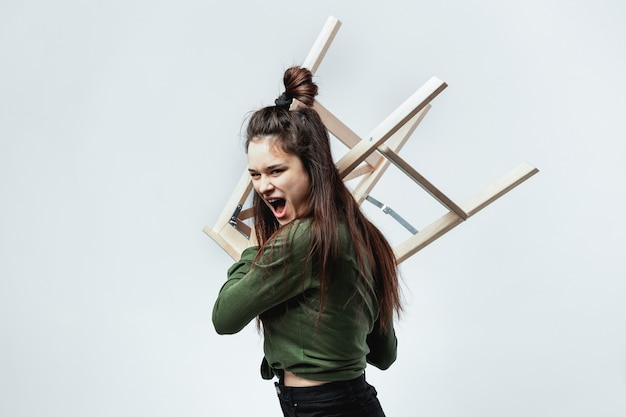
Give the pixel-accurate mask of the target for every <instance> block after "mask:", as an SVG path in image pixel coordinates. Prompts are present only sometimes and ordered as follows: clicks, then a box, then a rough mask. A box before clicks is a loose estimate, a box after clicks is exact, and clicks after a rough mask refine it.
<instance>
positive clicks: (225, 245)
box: [202, 226, 242, 261]
mask: <svg viewBox="0 0 626 417" xmlns="http://www.w3.org/2000/svg"><path fill="white" fill-rule="evenodd" d="M202 231H203V232H204V233H206V234H207V235H208V236H209V237H210V238H211V239H213V241H214V242H215V243H217V244H218V245H219V246H220V247H221V248H222V249H224V251H225V252H226V253H227V254H228V255H229V256H230V257H231V258H233V259H234V260H235V261H238V260H239V258H241V252H242V251H239V250H238V249H236V248H235V247H234V246H232V245H231V244H230V242H229V241H227V240H226V239H225V238H223V237H222V235H220V234H219V233H217V232H216V231H215V230H213V229H211V228H210V227H209V226H204V228H203V229H202Z"/></svg>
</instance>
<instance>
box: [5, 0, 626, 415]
mask: <svg viewBox="0 0 626 417" xmlns="http://www.w3.org/2000/svg"><path fill="white" fill-rule="evenodd" d="M330 15H332V16H336V17H337V18H338V19H340V20H341V21H342V22H343V25H342V27H341V29H340V31H339V33H338V35H337V38H336V40H335V42H334V43H333V45H332V46H331V49H330V51H329V52H328V54H327V56H326V58H325V60H324V62H323V63H322V65H321V67H320V68H319V70H318V72H317V77H316V80H317V82H318V83H319V86H320V96H319V100H320V102H322V103H323V104H324V105H325V106H326V107H327V108H329V109H330V110H331V111H333V112H334V113H335V114H336V115H337V116H338V117H340V118H341V119H342V120H343V121H344V122H346V123H347V124H348V125H349V126H350V127H351V128H352V129H353V130H354V131H355V132H357V133H358V134H359V135H362V136H365V135H367V133H368V132H369V131H370V130H372V129H373V128H374V127H375V126H376V125H377V124H378V123H379V122H380V121H382V120H383V119H384V118H385V117H386V116H387V115H388V114H389V113H390V112H391V111H393V110H394V109H395V108H396V107H397V106H398V105H399V104H400V103H401V102H402V101H403V100H405V99H406V98H407V97H408V96H409V95H410V94H412V93H413V92H414V91H415V90H417V88H419V87H420V86H421V85H422V84H423V83H424V82H426V81H427V80H428V79H429V78H430V77H431V76H437V77H438V78H440V79H442V80H444V81H446V82H447V83H448V85H449V87H448V88H447V89H446V90H445V91H444V92H443V93H442V94H441V95H440V96H439V97H437V98H436V99H435V100H434V102H433V109H432V110H431V111H430V113H429V114H428V116H427V118H426V119H425V120H424V122H423V123H422V125H421V126H419V127H418V129H417V131H416V133H415V135H414V136H413V137H412V139H411V140H410V142H409V144H408V145H407V146H406V147H405V148H404V149H403V151H402V153H401V155H402V156H403V157H404V158H405V159H407V160H408V161H410V162H411V163H412V164H413V165H414V166H415V167H416V168H417V169H418V170H419V171H420V172H421V173H422V174H423V175H425V176H426V177H427V178H428V179H430V180H431V181H432V182H433V183H435V184H436V185H438V186H439V187H440V188H441V189H442V190H443V191H444V192H446V193H447V194H448V195H449V196H450V197H451V198H452V199H453V200H455V201H457V202H463V201H464V200H465V199H467V198H469V197H471V196H472V195H473V194H475V193H476V192H478V191H480V190H481V189H483V188H484V187H485V186H487V185H489V184H490V183H492V182H494V181H496V180H497V179H498V178H500V177H501V176H502V175H504V174H506V173H507V172H509V171H510V170H511V169H513V168H514V167H516V166H517V165H518V164H520V163H521V162H524V161H527V162H529V163H531V164H533V165H535V166H537V167H538V168H539V169H540V170H541V172H540V173H539V174H538V175H536V176H534V177H533V178H531V179H530V180H529V181H527V182H526V183H524V184H522V185H521V186H520V187H518V188H517V189H515V190H513V191H512V192H511V193H510V194H507V195H506V196H505V197H503V198H502V199H500V200H498V201H496V202H495V203H494V204H492V205H491V206H489V207H487V208H486V209H485V210H483V211H481V212H480V213H478V214H477V215H476V216H475V217H472V218H470V219H469V220H468V221H467V222H466V223H464V224H462V225H461V226H459V227H458V228H456V229H454V230H453V231H451V232H450V233H448V234H447V235H445V236H444V237H443V238H442V239H440V240H438V241H436V242H434V243H433V244H432V245H430V246H428V247H427V248H426V249H424V250H423V251H421V252H419V253H418V254H417V255H416V256H414V257H413V258H411V259H410V260H408V261H407V262H405V263H404V264H403V265H402V272H403V276H404V278H403V280H404V285H403V287H404V294H405V298H406V303H407V304H406V309H405V312H404V315H403V316H402V318H401V320H400V322H399V323H398V325H397V331H398V338H399V343H400V345H399V358H398V360H397V362H396V363H395V364H394V365H393V366H392V368H391V369H390V370H388V371H386V372H381V371H378V370H376V369H373V368H368V371H367V372H368V373H367V375H368V379H369V380H370V382H372V383H373V384H374V385H375V386H376V387H377V389H378V392H379V397H380V400H381V402H382V404H383V407H384V408H385V410H386V413H387V415H388V416H390V417H391V416H414V415H415V416H429V417H444V416H445V417H457V416H476V417H491V416H493V417H496V416H498V417H499V416H533V417H539V416H541V417H543V416H545V417H555V416H566V417H578V416H579V417H589V416H594V417H598V416H606V417H618V416H619V417H621V416H624V415H626V302H625V300H626V281H625V279H626V267H625V266H624V243H623V238H624V233H625V232H626V227H625V226H626V223H625V220H624V218H625V215H624V213H623V209H624V206H625V203H626V201H625V200H626V199H625V190H624V185H623V180H624V178H625V174H626V172H625V168H624V160H625V159H626V147H625V146H624V141H625V139H626V135H625V133H626V128H625V127H624V114H625V112H626V99H625V97H626V88H625V87H626V82H625V77H624V74H626V60H625V57H626V47H625V46H624V42H625V41H626V25H624V21H625V18H626V6H625V3H624V2H623V1H618V0H614V1H613V0H599V1H580V0H579V1H565V0H541V1H539V0H525V1H515V2H513V1H496V0H491V1H488V0H482V1H479V0H470V1H467V0H466V1H460V0H456V1H436V2H435V1H432V2H416V1H411V2H410V1H404V2H402V1H398V0H395V1H393V0H392V1H390V0H387V1H384V2H383V1H359V2H357V1H343V2H336V1H326V0H318V1H315V2H296V1H269V0H268V1H264V2H260V1H252V0H248V1H236V0H234V1H229V2H226V1H224V2H213V1H194V0H180V1H176V2H174V1H170V2H161V1H146V0H143V1H142V0H124V1H121V0H113V1H106V2H104V1H102V2H97V1H78V0H76V1H70V0H59V1H55V2H47V1H41V0H39V1H37V0H35V1H11V0H4V1H2V2H1V3H0V198H1V201H0V415H2V416H6V417H23V416H46V417H52V416H63V417H70V416H77V417H78V416H80V417H84V416H90V417H91V416H93V417H98V416H115V417H122V416H138V415H141V416H143V415H145V416H186V417H191V416H244V415H254V416H277V415H280V411H279V408H278V403H277V401H276V399H275V393H274V388H273V386H272V383H270V382H267V381H263V380H261V378H260V377H259V373H258V366H259V364H260V360H261V357H262V346H261V337H260V336H259V335H258V333H257V332H256V329H255V327H254V324H251V325H250V326H248V327H247V328H246V329H245V330H244V331H242V332H241V333H240V334H238V335H235V336H218V335H216V334H215V332H214V330H213V327H212V324H211V321H210V314H211V309H212V306H213V302H214V300H215V297H216V295H217V292H218V290H219V288H220V286H221V284H222V282H223V281H224V279H225V271H226V269H227V268H228V266H229V265H230V263H231V259H230V258H229V257H228V256H227V255H226V254H225V252H223V251H222V250H221V249H220V248H219V247H218V246H217V245H216V244H215V243H214V242H213V241H212V240H211V239H210V238H208V237H207V236H206V235H204V234H203V233H202V232H201V229H202V227H203V226H204V225H211V226H212V225H213V224H214V222H215V221H216V220H217V217H218V215H219V213H220V212H221V210H222V209H223V207H224V204H225V203H226V201H227V199H228V198H229V197H230V194H231V191H232V187H233V186H234V185H235V184H236V182H237V180H238V179H239V177H240V175H241V174H242V172H243V170H244V169H245V167H246V161H245V154H244V152H243V148H242V137H241V135H240V130H241V126H242V123H243V121H244V118H245V116H246V114H247V113H248V112H249V111H250V110H253V109H254V108H257V107H259V106H263V105H267V104H271V103H272V102H273V99H274V98H275V97H276V96H278V95H279V94H280V92H281V77H282V72H283V70H284V69H285V68H286V67H288V66H290V65H293V64H299V63H301V62H302V61H303V60H304V58H305V56H306V54H307V53H308V51H309V49H310V47H311V45H312V44H313V41H314V40H315V38H316V37H317V35H318V33H319V31H320V30H321V28H322V26H323V24H324V22H325V21H326V18H327V17H328V16H330ZM384 180H385V181H386V182H385V181H383V182H381V186H379V187H377V189H375V190H374V192H373V194H372V195H374V196H375V197H376V198H378V199H380V200H383V201H384V202H385V203H387V204H388V205H390V206H392V208H394V209H395V210H396V211H398V212H400V214H402V215H403V216H405V217H406V218H407V219H408V220H409V221H410V222H411V223H412V224H414V226H416V227H417V228H418V229H419V228H420V227H423V226H424V225H426V224H428V223H429V222H430V221H432V220H434V219H435V218H436V217H437V216H438V215H439V214H435V213H434V211H436V210H431V208H430V206H429V204H430V203H423V205H422V203H419V202H418V201H421V200H418V197H417V195H418V194H420V193H421V191H420V190H419V188H418V187H417V186H415V185H414V184H412V183H410V182H407V181H406V180H405V179H404V177H403V176H402V175H401V174H399V173H398V172H395V173H394V171H393V170H391V171H390V172H389V173H388V174H387V176H386V177H385V179H384ZM423 200H424V201H426V199H423ZM431 211H433V212H432V213H431ZM370 212H371V213H372V216H373V218H374V217H375V216H378V217H377V218H376V219H377V221H378V220H380V221H381V227H383V228H386V230H392V229H393V228H394V227H395V228H397V227H398V226H396V225H394V224H393V223H389V224H388V222H389V219H388V218H387V217H385V216H384V215H379V214H377V213H378V212H374V211H372V210H370ZM389 233H390V238H392V239H394V240H395V239H400V238H402V236H404V235H402V233H404V232H403V231H402V230H396V229H393V230H392V231H390V232H389ZM405 234H406V233H405Z"/></svg>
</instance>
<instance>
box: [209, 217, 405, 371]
mask: <svg viewBox="0 0 626 417" xmlns="http://www.w3.org/2000/svg"><path fill="white" fill-rule="evenodd" d="M310 222H311V221H310V220H306V219H305V220H296V221H294V222H292V223H291V224H289V225H288V226H285V227H283V228H282V229H281V230H280V232H279V233H278V234H277V236H276V239H275V240H274V241H273V242H272V243H271V244H269V245H268V246H267V247H266V249H265V251H264V252H263V255H262V256H261V257H260V258H259V259H258V260H257V261H256V262H253V259H254V258H255V256H256V255H257V251H258V248H257V247H252V248H248V249H246V250H244V252H243V253H242V255H241V260H240V261H239V262H236V263H235V264H233V266H231V267H230V268H229V270H228V280H227V281H226V283H225V284H224V285H223V286H222V289H221V290H220V293H219V295H218V298H217V300H216V302H215V306H214V308H213V325H214V326H215V330H216V331H217V332H218V333H219V334H232V333H237V332H238V331H240V330H241V329H243V328H244V327H245V326H246V325H247V324H248V323H249V322H250V321H251V320H253V319H254V318H255V317H257V316H258V315H260V314H262V313H263V312H266V311H268V310H270V309H272V308H276V311H280V313H279V315H278V317H277V318H274V319H273V320H272V322H271V326H269V329H268V328H267V326H264V351H265V358H264V359H263V363H262V366H261V374H262V377H263V378H265V379H271V378H272V377H273V376H274V375H279V376H280V375H281V373H282V370H288V371H290V372H292V373H294V374H295V375H297V376H300V377H302V378H306V379H312V380H317V381H340V380H349V379H353V378H357V377H358V376H360V375H361V374H362V373H363V370H364V369H365V366H366V362H368V363H370V364H372V365H374V366H376V367H378V368H380V369H387V368H388V367H389V366H391V364H392V363H393V362H394V361H395V359H396V346H397V339H396V336H395V332H394V330H393V327H389V328H388V330H387V332H386V333H384V334H381V333H380V331H379V328H378V324H379V323H378V301H377V298H376V294H375V290H374V279H373V277H372V273H371V271H360V270H359V267H358V264H357V260H356V254H355V248H354V245H353V244H352V241H351V240H350V235H349V233H348V230H347V228H346V227H345V226H344V225H342V226H341V227H340V229H339V236H340V242H341V244H340V253H341V255H340V259H339V262H337V264H336V266H335V268H334V269H333V272H332V275H331V276H330V277H329V291H328V295H327V298H326V301H325V309H324V311H323V314H322V317H321V321H319V322H318V311H319V304H320V279H319V274H318V272H317V265H316V263H315V262H311V261H309V260H308V254H309V251H310V248H311V243H312V233H311V231H310V229H309V226H310ZM360 273H364V277H365V279H361V278H359V274H360ZM279 309H280V310H279Z"/></svg>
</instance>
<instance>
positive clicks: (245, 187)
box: [214, 171, 252, 230]
mask: <svg viewBox="0 0 626 417" xmlns="http://www.w3.org/2000/svg"><path fill="white" fill-rule="evenodd" d="M251 191H252V179H251V177H250V173H249V172H248V171H245V172H244V173H243V175H242V176H241V178H240V179H239V182H238V183H237V185H236V186H235V189H234V190H233V192H232V194H231V196H230V199H229V200H228V202H227V203H226V206H225V207H224V210H222V213H221V214H220V216H219V217H218V218H217V222H216V223H215V227H214V229H215V230H220V229H221V228H222V227H223V226H224V225H225V224H228V222H229V221H230V218H231V217H232V215H233V213H234V212H235V209H236V208H237V206H238V205H239V204H242V205H243V203H245V202H246V199H247V198H248V195H250V192H251Z"/></svg>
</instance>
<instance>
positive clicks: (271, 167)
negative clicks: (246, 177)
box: [248, 164, 284, 172]
mask: <svg viewBox="0 0 626 417" xmlns="http://www.w3.org/2000/svg"><path fill="white" fill-rule="evenodd" d="M282 167H284V164H274V165H270V166H268V167H265V168H264V170H265V171H272V170H274V169H276V168H282ZM248 171H249V172H257V170H256V169H252V168H248ZM262 171H263V170H262Z"/></svg>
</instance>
